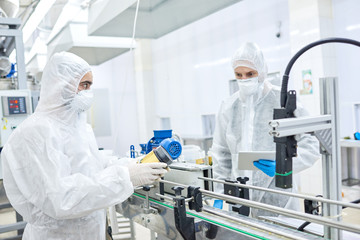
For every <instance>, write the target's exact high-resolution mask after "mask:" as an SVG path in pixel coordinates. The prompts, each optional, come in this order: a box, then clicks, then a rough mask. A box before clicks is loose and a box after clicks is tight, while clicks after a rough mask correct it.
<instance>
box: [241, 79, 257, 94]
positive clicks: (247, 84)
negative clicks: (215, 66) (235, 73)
mask: <svg viewBox="0 0 360 240" xmlns="http://www.w3.org/2000/svg"><path fill="white" fill-rule="evenodd" d="M237 83H238V86H239V91H240V94H244V95H245V96H250V95H253V94H254V93H256V90H257V89H258V88H259V85H260V84H259V78H258V77H253V78H248V79H237Z"/></svg>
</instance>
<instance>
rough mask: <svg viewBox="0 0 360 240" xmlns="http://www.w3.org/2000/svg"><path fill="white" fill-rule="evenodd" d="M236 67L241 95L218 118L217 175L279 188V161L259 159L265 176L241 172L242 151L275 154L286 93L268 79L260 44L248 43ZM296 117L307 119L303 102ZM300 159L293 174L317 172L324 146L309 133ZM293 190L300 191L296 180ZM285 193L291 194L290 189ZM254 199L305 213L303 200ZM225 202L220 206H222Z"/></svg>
mask: <svg viewBox="0 0 360 240" xmlns="http://www.w3.org/2000/svg"><path fill="white" fill-rule="evenodd" d="M231 64H232V68H233V70H234V73H235V77H236V79H237V83H238V86H239V91H237V92H235V93H234V94H233V95H231V96H230V97H228V98H227V99H225V100H224V101H223V102H222V104H221V107H220V110H219V112H218V115H217V121H216V127H215V133H214V139H213V146H212V148H211V153H212V155H213V158H214V164H213V173H214V178H216V179H221V180H225V179H229V180H236V178H238V177H248V178H249V181H248V182H247V184H251V185H254V186H260V187H265V188H275V178H274V175H275V160H274V159H259V160H258V161H255V162H254V165H255V166H256V167H257V168H258V169H259V171H251V170H239V169H238V153H239V151H274V150H275V146H276V144H275V143H274V141H273V137H271V136H270V135H269V130H270V129H269V121H270V120H272V119H273V111H274V108H279V107H280V89H279V87H276V86H274V85H272V84H271V83H270V82H268V81H267V80H266V76H267V66H266V63H265V60H264V57H263V54H262V52H261V50H260V49H259V47H258V46H257V45H256V44H254V43H245V44H243V45H242V46H241V47H240V48H239V49H238V50H237V51H236V52H235V54H234V55H233V57H232V61H231ZM297 104H298V105H297V109H296V112H295V115H296V116H297V117H299V116H304V115H307V114H306V111H305V110H304V109H303V108H302V107H301V105H300V104H299V103H297ZM296 139H297V140H298V149H297V153H298V156H297V157H295V158H293V172H294V173H295V174H296V173H299V172H300V171H302V170H304V169H306V168H309V167H311V166H312V165H313V164H314V163H315V161H316V160H317V159H319V158H320V154H319V143H318V141H317V140H316V138H314V137H313V136H310V135H309V134H301V135H298V136H296ZM223 186H224V185H223V184H219V183H216V184H215V191H217V192H220V193H223V189H224V187H223ZM293 186H294V187H293V189H287V190H286V191H296V181H295V182H294V184H293ZM284 191H285V190H284ZM250 200H253V201H256V202H261V203H266V204H270V205H272V206H278V207H283V208H288V209H294V210H299V209H300V205H299V200H298V199H295V198H289V197H287V196H284V195H279V194H274V193H268V192H264V191H257V190H250ZM219 201H220V200H216V201H215V206H219V205H221V201H220V204H219ZM250 214H251V216H253V217H257V216H276V215H277V214H275V213H271V212H267V211H264V210H259V209H256V208H252V209H251V211H250Z"/></svg>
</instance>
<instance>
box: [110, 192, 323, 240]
mask: <svg viewBox="0 0 360 240" xmlns="http://www.w3.org/2000/svg"><path fill="white" fill-rule="evenodd" d="M144 200H145V197H144V196H141V195H139V194H134V195H133V196H132V197H130V198H129V199H128V200H127V201H126V202H124V203H122V204H119V205H117V206H116V211H117V212H119V213H121V214H122V215H124V216H125V217H128V218H130V219H131V220H133V221H135V222H137V223H139V224H141V225H143V226H145V227H146V228H149V229H150V230H152V231H155V232H157V233H158V236H159V237H158V239H183V238H182V237H181V236H180V234H179V232H178V231H177V230H176V227H175V221H174V212H173V206H172V203H165V202H159V201H156V200H151V207H153V208H156V209H158V214H143V211H142V210H141V208H139V206H142V205H143V202H144ZM223 212H224V211H223V210H220V209H216V208H213V207H210V206H204V211H203V212H195V211H191V210H187V216H188V217H194V218H195V229H196V239H197V240H200V239H209V238H207V237H206V231H207V230H208V229H210V228H211V229H216V231H217V233H216V237H215V238H214V239H217V240H223V239H224V240H229V239H284V238H291V239H321V238H319V237H317V236H312V235H309V234H306V233H302V232H298V231H295V230H292V229H288V228H286V227H281V226H278V225H274V224H271V223H267V222H263V221H259V220H256V219H251V218H249V217H246V216H242V215H239V214H237V213H235V212H227V211H226V213H223Z"/></svg>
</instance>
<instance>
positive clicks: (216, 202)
mask: <svg viewBox="0 0 360 240" xmlns="http://www.w3.org/2000/svg"><path fill="white" fill-rule="evenodd" d="M213 207H215V208H218V209H222V208H223V200H219V199H215V200H214V205H213Z"/></svg>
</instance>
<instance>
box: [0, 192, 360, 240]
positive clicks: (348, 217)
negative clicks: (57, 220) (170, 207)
mask: <svg viewBox="0 0 360 240" xmlns="http://www.w3.org/2000/svg"><path fill="white" fill-rule="evenodd" d="M343 195H344V196H343V201H344V202H350V201H354V200H357V199H360V186H359V185H355V186H352V187H348V186H343ZM1 201H4V198H1V197H0V204H1ZM359 216H360V210H356V209H350V208H346V209H344V210H343V221H344V222H345V223H349V224H357V225H360V218H359ZM121 221H123V220H121ZM15 222H16V215H15V212H14V211H13V210H12V209H0V226H1V225H6V224H11V223H15ZM120 225H123V226H125V228H126V227H127V226H128V227H129V225H126V223H120V220H119V226H120ZM133 228H134V231H135V239H141V240H150V239H151V234H150V231H149V229H147V228H145V227H143V226H141V225H139V224H136V223H135V224H134V225H133ZM129 229H130V227H129ZM16 235H17V234H16V231H12V232H7V233H2V234H1V233H0V239H7V238H10V237H13V236H16ZM113 237H114V240H116V239H131V235H130V234H117V235H114V236H113Z"/></svg>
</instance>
